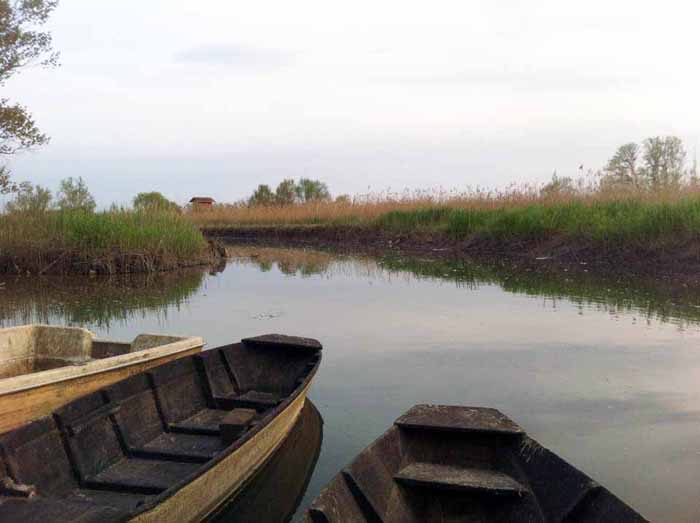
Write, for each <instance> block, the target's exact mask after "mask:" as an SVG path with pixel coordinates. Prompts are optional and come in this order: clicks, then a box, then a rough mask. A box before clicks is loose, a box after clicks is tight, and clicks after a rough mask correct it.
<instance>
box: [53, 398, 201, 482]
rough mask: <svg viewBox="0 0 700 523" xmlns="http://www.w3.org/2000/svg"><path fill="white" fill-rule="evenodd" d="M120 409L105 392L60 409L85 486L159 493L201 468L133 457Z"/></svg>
mask: <svg viewBox="0 0 700 523" xmlns="http://www.w3.org/2000/svg"><path fill="white" fill-rule="evenodd" d="M105 407H112V408H108V409H106V408H105ZM119 412H123V411H122V409H121V408H119V409H116V408H114V404H113V403H109V402H108V395H106V394H102V393H93V394H90V395H88V396H84V397H82V398H80V399H78V400H76V401H73V402H72V403H69V404H68V405H66V406H65V407H63V408H61V409H59V410H58V411H56V413H55V418H56V421H57V422H58V424H59V426H60V427H61V428H62V429H63V432H64V434H65V437H66V440H67V441H66V442H67V444H68V452H69V455H70V458H71V462H72V463H73V464H74V466H75V468H76V471H77V473H78V476H79V478H80V482H81V484H82V485H84V486H85V487H87V488H90V489H97V490H104V489H109V490H113V491H117V492H131V493H135V494H158V493H160V492H162V491H163V490H165V489H167V488H168V487H170V486H172V485H173V484H174V483H176V482H177V481H180V480H181V479H182V478H183V477H185V476H187V475H189V474H191V473H193V472H195V471H196V470H197V467H198V465H197V464H196V463H186V462H185V463H180V462H175V461H165V460H157V459H141V458H133V457H130V456H129V455H128V454H127V451H126V449H125V448H123V446H122V442H121V438H120V434H118V431H117V425H118V424H117V422H116V419H115V418H116V417H117V414H118V413H119Z"/></svg>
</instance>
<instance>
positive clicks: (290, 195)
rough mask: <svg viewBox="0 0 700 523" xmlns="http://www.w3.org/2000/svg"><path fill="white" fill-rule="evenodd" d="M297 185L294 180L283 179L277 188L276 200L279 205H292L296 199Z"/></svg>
mask: <svg viewBox="0 0 700 523" xmlns="http://www.w3.org/2000/svg"><path fill="white" fill-rule="evenodd" d="M296 196H297V185H296V184H295V183H294V180H292V179H291V178H287V179H286V180H282V181H281V182H280V184H279V185H278V186H277V189H275V202H276V203H277V205H292V204H293V203H294V202H295V201H296Z"/></svg>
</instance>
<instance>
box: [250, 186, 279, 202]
mask: <svg viewBox="0 0 700 523" xmlns="http://www.w3.org/2000/svg"><path fill="white" fill-rule="evenodd" d="M274 202H275V195H274V194H273V193H272V190H271V189H270V186H269V185H265V184H260V185H258V188H257V189H255V192H253V195H252V196H251V197H250V199H249V200H248V205H251V206H254V205H272V204H273V203H274Z"/></svg>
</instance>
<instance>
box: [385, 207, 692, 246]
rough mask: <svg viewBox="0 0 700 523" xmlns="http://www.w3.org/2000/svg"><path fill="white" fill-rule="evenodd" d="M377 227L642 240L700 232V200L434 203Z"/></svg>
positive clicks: (458, 234)
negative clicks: (494, 205) (490, 205)
mask: <svg viewBox="0 0 700 523" xmlns="http://www.w3.org/2000/svg"><path fill="white" fill-rule="evenodd" d="M374 225H375V226H376V227H378V228H380V229H382V230H387V231H393V232H403V233H410V232H412V231H422V232H428V233H430V232H434V233H437V234H439V233H444V234H447V235H449V236H450V237H452V238H455V239H464V238H468V237H471V236H478V237H480V238H487V239H493V240H499V241H508V240H537V239H545V238H549V237H553V236H564V237H567V238H571V239H586V240H593V241H596V242H602V243H609V242H636V243H639V242H649V241H652V240H673V239H677V238H679V237H688V236H692V235H697V234H699V233H700V199H698V198H687V199H682V200H679V201H676V202H672V203H649V202H640V201H634V200H629V201H616V202H595V203H590V204H587V203H581V202H568V203H559V204H549V205H543V204H533V205H529V206H525V207H518V208H510V209H509V208H501V209H495V210H472V209H459V208H446V207H435V208H433V209H430V208H429V209H419V210H415V211H392V212H389V213H386V214H384V215H382V216H380V217H378V218H377V219H376V220H375V223H374Z"/></svg>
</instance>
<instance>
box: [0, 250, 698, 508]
mask: <svg viewBox="0 0 700 523" xmlns="http://www.w3.org/2000/svg"><path fill="white" fill-rule="evenodd" d="M237 252H238V255H239V257H237V258H235V259H233V260H232V261H231V262H230V263H229V264H228V265H227V266H226V267H224V268H223V270H222V271H221V272H218V273H217V272H212V273H207V272H202V271H192V272H187V273H184V274H177V275H161V276H156V277H150V278H144V277H140V278H135V277H131V278H119V279H115V280H111V281H108V280H102V279H93V280H85V279H83V280H76V281H72V280H53V279H45V280H33V281H31V282H27V281H24V280H20V281H14V280H7V279H6V280H5V286H4V287H3V286H0V324H2V325H4V326H9V325H14V324H21V323H24V322H30V321H43V322H49V323H69V324H79V325H84V326H87V327H88V328H90V329H91V330H93V331H95V332H97V333H98V334H99V335H101V336H109V337H112V338H126V339H128V338H131V337H133V336H134V335H136V334H138V333H140V332H149V331H150V332H167V333H181V334H196V335H201V336H203V337H204V338H205V339H206V340H207V341H208V343H209V344H210V346H216V345H219V344H223V343H228V342H230V341H232V340H238V339H240V338H241V337H246V336H252V335H256V334H263V333H267V332H281V333H286V334H297V335H303V336H311V337H315V338H318V339H320V340H321V341H322V342H323V344H324V346H325V353H324V361H323V364H322V367H321V370H320V372H319V375H318V377H317V379H316V383H315V385H314V387H313V389H312V391H311V395H310V397H311V398H312V400H313V402H314V404H315V405H316V407H317V408H318V410H319V411H320V414H321V416H322V417H323V421H324V425H323V444H322V447H321V451H320V456H319V458H318V462H317V464H316V467H315V470H314V472H313V475H312V477H311V479H310V482H309V485H308V489H307V490H306V494H305V495H304V498H303V500H302V502H301V508H302V509H303V508H304V507H306V506H308V504H309V503H310V501H311V500H312V499H313V498H314V497H315V496H316V494H317V493H318V492H319V490H320V488H321V487H322V486H323V485H324V484H325V483H326V482H327V481H328V480H329V479H330V478H331V477H332V476H333V475H334V474H335V473H336V472H337V471H338V470H339V469H340V468H341V467H342V466H343V465H345V464H346V463H347V462H348V461H350V460H351V458H352V457H353V456H354V455H355V454H357V453H358V452H359V451H360V450H362V449H363V448H364V447H365V446H366V445H367V444H368V443H369V442H371V441H372V440H373V439H375V438H376V437H377V436H378V435H379V434H381V433H382V432H383V431H384V430H385V429H386V428H387V427H388V426H389V425H390V423H391V422H392V421H393V420H394V419H395V418H396V417H398V416H399V415H400V414H401V413H402V412H403V411H405V410H406V409H408V408H409V407H410V406H411V405H413V404H415V403H460V404H468V405H486V406H491V407H496V408H498V409H500V410H502V411H503V412H505V413H506V414H508V415H509V416H511V417H512V418H513V419H515V420H516V421H517V422H518V423H520V424H521V425H522V426H523V427H524V428H525V429H526V430H527V431H528V432H529V433H530V434H531V435H532V436H533V437H535V438H536V439H537V440H539V442H540V443H542V444H543V445H545V446H547V447H549V448H551V449H552V450H554V451H555V452H557V453H558V454H560V455H561V456H563V457H564V458H565V459H567V460H568V461H570V462H571V463H573V464H574V465H576V466H577V467H579V468H581V469H582V470H583V471H585V472H586V473H588V474H589V475H591V476H592V477H593V478H595V479H597V480H598V481H600V482H601V483H602V484H603V485H605V486H607V487H608V488H610V489H611V490H612V491H613V492H614V493H616V494H617V495H619V496H620V497H621V498H623V499H624V500H625V501H627V502H629V503H630V504H632V505H633V506H634V507H635V508H637V509H638V510H640V511H641V512H642V513H643V514H644V515H646V516H647V517H649V518H651V519H654V520H659V521H698V520H700V502H698V499H699V496H698V495H699V494H700V295H693V294H692V293H678V292H671V291H668V290H666V289H664V288H658V287H656V286H655V285H654V284H653V283H651V284H646V283H644V282H636V283H635V285H634V286H630V285H626V284H621V283H617V282H606V281H599V280H595V279H594V278H592V277H591V278H587V277H585V275H584V277H583V278H580V277H577V278H570V279H566V278H556V279H553V278H551V277H543V276H540V275H535V274H529V273H511V272H508V271H506V270H503V269H494V268H484V267H472V266H464V265H449V264H437V263H432V262H427V261H419V260H418V261H417V260H392V261H383V262H376V261H372V260H367V259H354V258H345V257H343V258H339V257H333V256H331V255H328V254H325V253H315V252H304V251H292V250H272V249H252V248H248V249H245V248H241V249H238V250H237ZM0 281H2V280H1V279H0ZM309 454H311V453H309ZM290 459H291V458H290ZM273 490H274V489H273Z"/></svg>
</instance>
